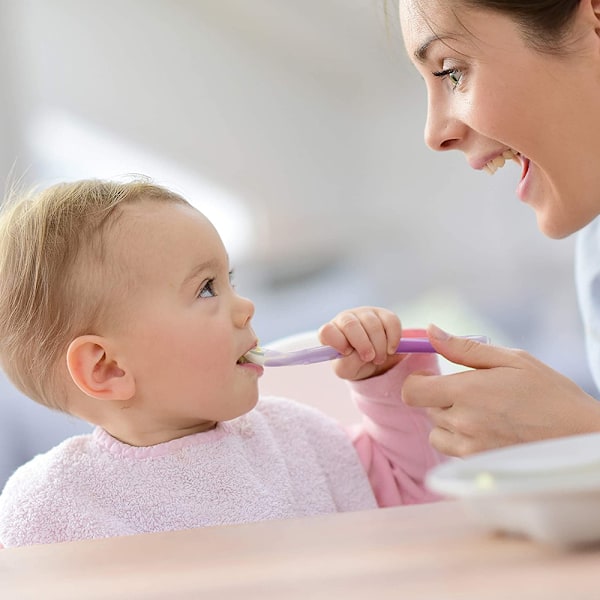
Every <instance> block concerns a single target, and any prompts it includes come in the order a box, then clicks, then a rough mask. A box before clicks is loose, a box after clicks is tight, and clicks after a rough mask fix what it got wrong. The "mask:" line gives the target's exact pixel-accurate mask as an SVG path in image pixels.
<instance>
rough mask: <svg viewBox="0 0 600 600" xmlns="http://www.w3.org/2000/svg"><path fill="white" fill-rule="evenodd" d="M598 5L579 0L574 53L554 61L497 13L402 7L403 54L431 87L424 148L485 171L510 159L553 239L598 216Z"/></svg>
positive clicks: (406, 3) (454, 6) (432, 0)
mask: <svg viewBox="0 0 600 600" xmlns="http://www.w3.org/2000/svg"><path fill="white" fill-rule="evenodd" d="M599 5H600V2H599V1H598V0H582V2H581V5H580V7H579V9H578V12H577V15H576V20H575V23H574V28H573V35H572V38H570V39H572V40H573V44H572V45H571V49H570V51H569V52H568V53H566V52H563V53H561V54H556V53H554V54H551V53H542V52H540V51H539V50H535V49H533V48H531V47H530V46H528V45H527V43H526V41H525V40H524V39H523V36H522V35H521V32H520V30H519V29H518V27H517V26H516V24H515V23H514V22H513V21H512V20H511V19H510V18H508V17H506V16H504V15H500V14H499V13H496V12H493V11H490V10H487V11H483V10H473V9H467V8H464V7H463V8H461V3H460V2H448V1H447V0H446V1H444V2H441V1H439V0H400V21H401V24H402V32H403V36H404V42H405V45H406V49H407V51H408V54H409V56H410V58H411V60H412V61H413V63H414V65H415V66H416V68H417V70H418V71H419V72H420V73H421V75H422V76H423V78H424V80H425V83H426V86H427V92H428V116H427V124H426V127H425V140H426V142H427V144H428V145H429V146H430V147H431V148H433V149H434V150H460V151H462V152H463V153H464V154H465V156H466V158H467V161H468V162H469V164H470V165H471V166H472V167H473V168H474V169H486V170H488V171H490V172H494V171H495V170H496V169H497V168H498V166H500V165H502V164H503V161H504V160H506V159H508V161H509V162H510V159H511V158H513V159H514V160H515V162H517V163H518V164H519V165H520V171H521V177H520V181H519V184H518V187H517V190H516V192H517V195H518V197H519V198H520V199H521V200H522V201H523V202H525V203H527V204H528V205H529V206H531V207H532V208H533V210H534V211H535V213H536V217H537V221H538V225H539V228H540V230H541V231H542V232H543V233H545V234H546V235H548V236H549V237H552V238H562V237H565V236H567V235H569V234H571V233H573V232H574V231H577V230H578V229H580V228H581V227H583V226H584V225H586V224H587V223H589V222H590V221H591V220H592V219H593V218H594V217H595V216H596V215H598V214H600V39H599V35H598V31H600V8H599Z"/></svg>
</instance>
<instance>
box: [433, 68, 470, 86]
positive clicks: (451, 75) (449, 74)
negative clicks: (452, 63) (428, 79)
mask: <svg viewBox="0 0 600 600" xmlns="http://www.w3.org/2000/svg"><path fill="white" fill-rule="evenodd" d="M432 74H433V76H434V77H439V78H441V79H446V78H448V80H449V81H450V85H451V86H452V89H454V88H456V87H458V85H459V84H460V82H461V79H462V76H463V74H462V72H461V71H459V70H458V69H454V68H453V69H444V70H443V71H434V73H432Z"/></svg>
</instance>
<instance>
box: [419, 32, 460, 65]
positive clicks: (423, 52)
mask: <svg viewBox="0 0 600 600" xmlns="http://www.w3.org/2000/svg"><path fill="white" fill-rule="evenodd" d="M447 39H453V38H452V36H450V35H432V36H431V37H429V38H427V39H426V40H425V41H424V42H423V43H422V44H421V45H420V46H419V47H418V48H417V49H416V50H415V51H414V52H413V56H414V57H415V60H417V61H418V62H419V63H424V62H426V61H427V53H428V52H429V48H430V47H431V46H432V45H433V44H434V43H435V42H444V40H447Z"/></svg>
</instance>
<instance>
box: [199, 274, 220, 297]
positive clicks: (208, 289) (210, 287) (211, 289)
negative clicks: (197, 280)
mask: <svg viewBox="0 0 600 600" xmlns="http://www.w3.org/2000/svg"><path fill="white" fill-rule="evenodd" d="M216 295H217V293H216V292H215V279H214V277H213V278H211V279H207V280H206V281H205V282H204V284H203V285H202V287H201V288H200V291H199V292H198V298H212V297H213V296H216Z"/></svg>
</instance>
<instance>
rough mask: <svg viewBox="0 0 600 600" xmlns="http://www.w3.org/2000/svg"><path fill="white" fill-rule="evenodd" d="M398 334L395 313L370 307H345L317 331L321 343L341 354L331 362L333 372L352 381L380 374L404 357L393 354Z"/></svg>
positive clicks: (398, 322) (399, 332) (400, 329)
mask: <svg viewBox="0 0 600 600" xmlns="http://www.w3.org/2000/svg"><path fill="white" fill-rule="evenodd" d="M423 334H425V332H423ZM401 335H402V325H401V323H400V319H399V318H398V315H396V314H395V313H394V312H392V311H390V310H387V309H385V308H377V307H373V306H361V307H358V308H353V309H350V310H345V311H343V312H341V313H339V314H338V315H337V316H336V317H335V318H333V319H332V320H331V321H329V323H326V324H325V325H323V326H322V327H321V329H320V330H319V340H320V342H321V343H322V344H325V345H326V346H332V347H333V348H335V349H336V350H337V351H338V352H339V353H340V354H343V355H344V358H342V359H340V360H337V361H335V363H334V370H335V373H336V375H337V376H338V377H341V378H342V379H351V380H358V379H366V378H367V377H373V376H375V375H380V374H381V373H385V372H386V371H387V370H389V369H390V368H391V367H393V366H394V365H396V364H397V363H399V362H400V361H401V360H402V359H403V358H404V357H405V356H406V355H402V354H395V352H396V348H397V347H398V344H399V343H400V337H401Z"/></svg>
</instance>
